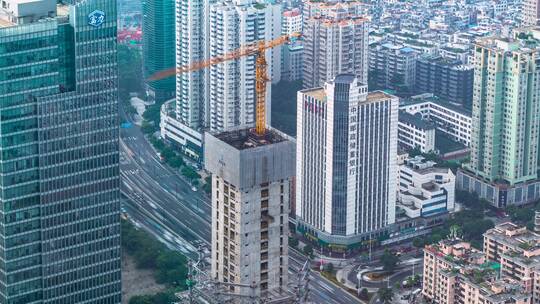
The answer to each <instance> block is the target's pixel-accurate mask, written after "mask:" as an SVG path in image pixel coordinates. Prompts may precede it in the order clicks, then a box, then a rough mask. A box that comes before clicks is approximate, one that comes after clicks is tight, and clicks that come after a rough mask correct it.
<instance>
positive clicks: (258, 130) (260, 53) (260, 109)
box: [149, 33, 301, 136]
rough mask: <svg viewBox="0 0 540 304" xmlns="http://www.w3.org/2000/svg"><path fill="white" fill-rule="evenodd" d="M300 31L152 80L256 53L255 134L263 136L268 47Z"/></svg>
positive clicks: (289, 38)
mask: <svg viewBox="0 0 540 304" xmlns="http://www.w3.org/2000/svg"><path fill="white" fill-rule="evenodd" d="M300 36H301V34H300V33H294V34H292V35H283V36H281V37H279V38H277V39H274V40H271V41H264V40H263V41H259V42H256V43H254V44H250V45H247V46H244V47H241V48H239V49H237V50H234V51H232V52H230V53H226V54H225V55H223V56H217V57H213V58H210V59H208V60H203V61H199V62H195V63H192V64H190V65H187V66H181V67H177V68H171V69H168V70H164V71H161V72H158V73H156V74H154V75H152V76H150V78H149V80H150V81H156V80H160V79H163V78H167V77H170V76H174V75H176V74H183V73H189V72H193V71H198V70H201V69H205V68H208V67H210V66H213V65H217V64H220V63H223V62H226V61H229V60H235V59H238V58H241V57H244V56H252V55H255V110H256V113H255V134H256V135H258V136H263V135H264V134H265V133H266V83H267V82H268V80H269V79H268V75H267V70H268V63H267V62H266V55H265V52H266V50H267V49H271V48H274V47H276V46H279V45H282V44H285V43H287V42H289V41H291V39H292V38H298V37H300Z"/></svg>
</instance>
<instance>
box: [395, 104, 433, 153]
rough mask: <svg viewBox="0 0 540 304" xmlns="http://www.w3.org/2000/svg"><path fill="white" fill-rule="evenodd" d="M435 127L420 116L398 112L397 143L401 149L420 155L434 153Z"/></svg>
mask: <svg viewBox="0 0 540 304" xmlns="http://www.w3.org/2000/svg"><path fill="white" fill-rule="evenodd" d="M435 129H436V128H435V125H434V124H432V123H430V122H429V121H425V120H423V119H422V115H420V114H414V115H413V114H409V113H408V112H405V111H399V124H398V143H399V145H400V146H401V147H403V148H405V149H407V150H412V149H419V150H420V151H421V152H422V153H429V152H435Z"/></svg>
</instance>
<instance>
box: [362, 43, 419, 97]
mask: <svg viewBox="0 0 540 304" xmlns="http://www.w3.org/2000/svg"><path fill="white" fill-rule="evenodd" d="M369 57H370V58H369V71H370V72H371V73H372V74H373V75H374V81H375V82H376V85H377V87H378V88H381V89H389V90H395V91H400V92H401V91H404V90H406V91H412V90H413V89H414V84H415V79H416V58H417V57H418V53H417V52H416V51H414V50H413V49H412V48H410V47H405V46H403V45H398V44H393V43H389V42H385V43H376V44H373V45H370V47H369Z"/></svg>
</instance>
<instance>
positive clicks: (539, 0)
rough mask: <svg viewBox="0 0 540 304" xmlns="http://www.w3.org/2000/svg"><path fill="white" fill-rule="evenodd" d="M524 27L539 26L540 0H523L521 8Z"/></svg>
mask: <svg viewBox="0 0 540 304" xmlns="http://www.w3.org/2000/svg"><path fill="white" fill-rule="evenodd" d="M521 14H522V15H521V24H522V25H523V26H534V25H538V21H539V20H540V0H523V2H522V8H521Z"/></svg>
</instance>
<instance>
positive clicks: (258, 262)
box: [205, 129, 295, 303]
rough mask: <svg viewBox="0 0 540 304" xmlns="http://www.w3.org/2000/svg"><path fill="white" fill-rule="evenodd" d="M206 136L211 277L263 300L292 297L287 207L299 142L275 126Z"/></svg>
mask: <svg viewBox="0 0 540 304" xmlns="http://www.w3.org/2000/svg"><path fill="white" fill-rule="evenodd" d="M259 131H260V130H259ZM205 142H206V147H205V167H206V170H208V171H209V172H211V173H212V265H211V272H210V273H211V276H212V278H213V279H214V280H216V281H217V282H220V284H221V286H224V285H225V286H227V288H228V290H229V291H230V292H231V293H234V294H237V295H241V296H243V297H245V298H247V299H261V303H263V302H264V303H275V301H280V299H285V298H290V294H289V293H288V292H287V290H288V222H289V219H288V212H289V202H290V196H291V181H292V178H293V176H294V174H295V144H294V143H293V142H292V141H291V140H290V138H289V137H288V136H287V135H285V134H283V133H281V132H279V131H277V130H274V129H263V131H262V132H256V130H252V129H238V130H233V131H228V132H223V133H220V134H210V133H207V134H206V135H205ZM245 303H259V302H258V301H254V302H245Z"/></svg>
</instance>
